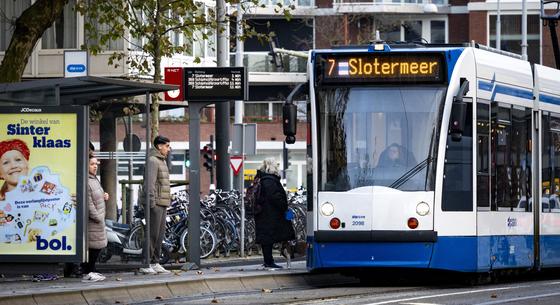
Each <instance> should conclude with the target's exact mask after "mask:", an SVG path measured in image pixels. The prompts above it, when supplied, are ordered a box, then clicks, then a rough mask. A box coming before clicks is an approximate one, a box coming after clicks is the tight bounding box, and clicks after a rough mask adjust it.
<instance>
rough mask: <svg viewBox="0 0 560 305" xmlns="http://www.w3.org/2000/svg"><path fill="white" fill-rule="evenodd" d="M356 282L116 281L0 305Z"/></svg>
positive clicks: (291, 277) (123, 300)
mask: <svg viewBox="0 0 560 305" xmlns="http://www.w3.org/2000/svg"><path fill="white" fill-rule="evenodd" d="M355 281H356V280H355V279H354V278H352V277H346V276H342V275H339V274H310V273H307V272H297V273H283V274H282V273H274V274H273V273H271V274H259V275H247V276H234V277H223V276H219V277H211V278H206V279H182V280H181V279H178V280H175V281H174V280H161V281H159V282H154V283H118V284H113V285H109V286H105V287H101V286H100V287H84V288H79V289H71V288H67V289H59V290H58V291H48V292H47V291H45V292H38V293H32V294H30V295H17V296H16V295H14V296H9V295H3V296H2V298H0V305H51V304H52V305H55V304H56V305H66V304H68V305H82V304H83V305H89V304H116V303H119V304H128V303H133V302H142V301H152V300H156V299H169V298H176V297H187V296H202V295H212V294H218V293H233V292H256V291H261V290H262V289H263V288H266V289H286V288H299V287H309V286H311V287H317V286H324V285H327V284H328V285H333V284H345V283H352V282H355ZM54 290H56V289H54Z"/></svg>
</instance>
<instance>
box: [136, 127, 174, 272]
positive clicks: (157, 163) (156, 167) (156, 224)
mask: <svg viewBox="0 0 560 305" xmlns="http://www.w3.org/2000/svg"><path fill="white" fill-rule="evenodd" d="M170 150H171V147H170V145H169V139H168V138H166V137H163V136H157V137H156V138H155V139H154V147H153V149H152V150H151V151H150V156H149V158H148V160H147V162H149V163H150V165H149V167H150V173H146V172H144V179H145V181H146V192H147V193H146V194H147V199H148V200H149V203H150V266H149V267H148V268H140V272H142V273H144V274H156V273H170V272H169V271H168V270H166V269H165V268H163V267H162V266H161V265H160V264H159V258H160V256H161V245H162V242H163V237H164V235H165V217H166V216H167V207H168V206H169V204H170V203H171V186H170V183H169V168H168V167H167V163H166V161H165V160H166V158H167V155H168V154H169V151H170Z"/></svg>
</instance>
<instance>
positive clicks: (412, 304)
mask: <svg viewBox="0 0 560 305" xmlns="http://www.w3.org/2000/svg"><path fill="white" fill-rule="evenodd" d="M401 304H403V305H440V304H437V303H401Z"/></svg>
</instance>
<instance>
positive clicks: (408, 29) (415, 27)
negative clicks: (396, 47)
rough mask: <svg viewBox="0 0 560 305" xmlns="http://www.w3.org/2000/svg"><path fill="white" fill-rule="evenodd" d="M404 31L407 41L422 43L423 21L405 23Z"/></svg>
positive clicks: (403, 25)
mask: <svg viewBox="0 0 560 305" xmlns="http://www.w3.org/2000/svg"><path fill="white" fill-rule="evenodd" d="M402 27H403V29H404V40H405V41H421V40H422V21H418V20H415V21H405V22H403V24H402Z"/></svg>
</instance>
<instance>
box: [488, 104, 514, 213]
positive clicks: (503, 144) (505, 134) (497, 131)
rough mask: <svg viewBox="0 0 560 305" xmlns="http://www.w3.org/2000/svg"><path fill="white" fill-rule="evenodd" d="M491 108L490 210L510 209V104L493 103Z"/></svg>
mask: <svg viewBox="0 0 560 305" xmlns="http://www.w3.org/2000/svg"><path fill="white" fill-rule="evenodd" d="M506 107H507V108H506ZM491 110H492V111H491V113H492V116H491V126H492V139H491V142H492V144H491V148H492V149H491V150H492V160H493V162H492V169H491V177H492V178H491V179H492V182H491V185H492V210H494V211H496V210H498V211H511V209H512V208H513V207H512V205H511V191H512V187H511V166H510V154H509V151H510V150H511V106H499V105H498V104H496V103H493V104H492V107H491Z"/></svg>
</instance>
